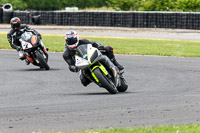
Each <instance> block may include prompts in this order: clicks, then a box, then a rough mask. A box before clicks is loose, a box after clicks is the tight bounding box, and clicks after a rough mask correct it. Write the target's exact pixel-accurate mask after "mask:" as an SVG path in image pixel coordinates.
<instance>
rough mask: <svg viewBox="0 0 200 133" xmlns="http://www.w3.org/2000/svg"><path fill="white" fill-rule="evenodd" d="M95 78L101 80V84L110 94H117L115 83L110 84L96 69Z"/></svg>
mask: <svg viewBox="0 0 200 133" xmlns="http://www.w3.org/2000/svg"><path fill="white" fill-rule="evenodd" d="M93 72H94V74H95V76H96V77H97V79H98V80H99V82H100V84H101V85H102V86H103V87H104V88H105V89H106V90H107V91H108V92H109V93H110V94H116V93H117V89H116V87H115V85H114V84H113V83H110V82H109V81H108V80H107V78H106V77H105V76H104V74H103V73H102V72H101V70H100V69H99V68H96V69H95V70H94V71H93Z"/></svg>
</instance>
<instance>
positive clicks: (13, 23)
mask: <svg viewBox="0 0 200 133" xmlns="http://www.w3.org/2000/svg"><path fill="white" fill-rule="evenodd" d="M20 23H21V20H20V19H19V18H18V17H14V18H12V19H11V20H10V24H11V27H12V28H13V29H15V30H18V29H19V28H20V26H21V25H20Z"/></svg>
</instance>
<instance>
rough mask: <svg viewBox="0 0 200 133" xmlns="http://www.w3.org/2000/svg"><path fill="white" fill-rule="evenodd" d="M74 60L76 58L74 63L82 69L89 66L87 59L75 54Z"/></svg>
mask: <svg viewBox="0 0 200 133" xmlns="http://www.w3.org/2000/svg"><path fill="white" fill-rule="evenodd" d="M75 60H76V63H75V65H76V66H77V67H78V68H80V69H84V68H86V67H88V66H89V63H88V61H87V60H85V59H83V58H81V57H79V56H77V55H75Z"/></svg>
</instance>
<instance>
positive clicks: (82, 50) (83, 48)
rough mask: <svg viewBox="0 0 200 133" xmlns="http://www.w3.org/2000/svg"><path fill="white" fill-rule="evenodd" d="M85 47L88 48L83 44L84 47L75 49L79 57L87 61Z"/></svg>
mask: <svg viewBox="0 0 200 133" xmlns="http://www.w3.org/2000/svg"><path fill="white" fill-rule="evenodd" d="M87 46H88V44H85V45H80V46H78V48H77V51H78V54H79V56H81V57H82V58H84V59H86V60H87V59H88V58H87Z"/></svg>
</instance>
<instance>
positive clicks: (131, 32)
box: [0, 24, 200, 41]
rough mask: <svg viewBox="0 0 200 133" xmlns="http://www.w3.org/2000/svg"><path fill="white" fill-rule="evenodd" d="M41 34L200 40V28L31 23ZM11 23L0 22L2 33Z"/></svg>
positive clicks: (7, 29) (6, 30)
mask: <svg viewBox="0 0 200 133" xmlns="http://www.w3.org/2000/svg"><path fill="white" fill-rule="evenodd" d="M29 26H30V27H31V28H33V29H36V30H37V31H38V32H40V33H41V34H53V35H63V36H64V34H65V32H66V31H68V30H75V31H77V32H78V34H79V35H80V36H100V37H123V38H124V37H125V38H138V39H172V40H191V41H200V30H185V29H157V28H126V27H94V26H93V27H92V26H91V27H86V26H55V25H29ZM9 29H10V25H9V24H0V33H1V32H2V33H7V32H8V31H9Z"/></svg>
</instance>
